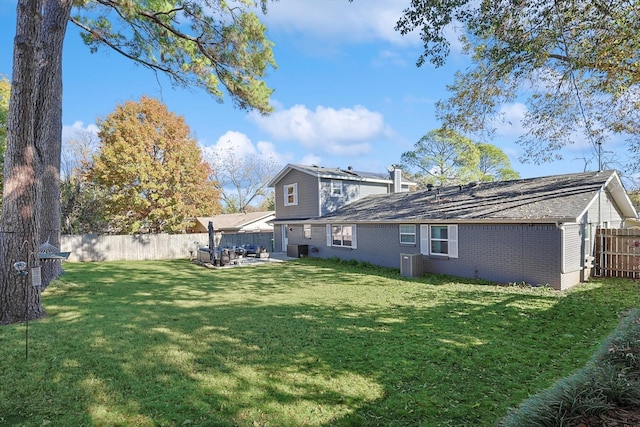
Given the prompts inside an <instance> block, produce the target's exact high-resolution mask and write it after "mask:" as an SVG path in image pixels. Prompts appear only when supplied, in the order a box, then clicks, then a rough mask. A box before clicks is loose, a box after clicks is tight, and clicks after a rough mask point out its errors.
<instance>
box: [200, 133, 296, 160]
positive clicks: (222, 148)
mask: <svg viewBox="0 0 640 427" xmlns="http://www.w3.org/2000/svg"><path fill="white" fill-rule="evenodd" d="M202 152H203V156H204V158H205V159H206V160H208V161H213V160H214V159H215V158H216V157H220V158H224V157H225V156H224V154H227V153H230V152H233V154H234V156H235V157H236V158H239V159H241V158H243V157H247V156H258V157H260V158H262V159H265V160H266V159H274V160H275V161H276V162H277V163H282V164H285V163H287V162H288V161H289V160H290V159H289V157H290V156H289V155H287V154H282V153H278V152H277V151H276V147H275V146H274V145H273V144H272V143H271V142H268V141H258V142H256V143H255V144H254V143H253V142H252V141H251V139H249V137H248V136H247V135H245V134H244V133H242V132H237V131H227V132H225V133H224V134H223V135H222V136H220V138H218V140H217V141H216V143H215V144H213V145H209V146H206V147H202ZM219 153H220V154H222V156H217V154H219Z"/></svg>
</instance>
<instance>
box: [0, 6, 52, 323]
mask: <svg viewBox="0 0 640 427" xmlns="http://www.w3.org/2000/svg"><path fill="white" fill-rule="evenodd" d="M42 5H43V0H19V1H18V7H17V15H18V17H17V25H16V37H15V40H14V52H13V80H12V82H11V98H10V100H9V117H8V119H7V151H6V153H5V163H4V182H5V185H4V192H3V202H2V219H1V220H0V257H1V259H0V263H1V265H2V271H0V324H2V323H13V322H18V321H21V320H26V319H27V318H29V319H32V318H38V317H41V316H42V315H43V313H44V310H43V308H42V305H41V304H40V290H39V289H38V288H35V287H32V286H31V284H30V283H29V280H27V279H25V278H26V277H28V276H21V275H18V274H17V272H16V270H15V269H14V268H13V266H14V264H15V263H16V262H18V261H24V262H26V263H27V271H29V270H30V269H31V268H33V267H36V266H38V265H39V260H38V257H37V254H38V248H37V242H38V240H39V239H38V230H37V221H38V219H37V209H36V206H37V202H36V194H37V169H38V165H37V163H38V161H39V160H38V155H37V153H36V145H35V135H34V124H35V117H36V102H35V100H36V96H37V90H36V80H37V78H36V77H37V66H38V57H39V55H38V50H39V47H40V45H39V40H40V30H41V23H42V15H41V10H42Z"/></svg>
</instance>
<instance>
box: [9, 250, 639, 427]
mask: <svg viewBox="0 0 640 427" xmlns="http://www.w3.org/2000/svg"><path fill="white" fill-rule="evenodd" d="M67 269H68V274H67V275H66V276H65V277H64V279H63V280H62V281H61V282H60V283H59V284H57V285H52V287H51V289H50V290H47V292H46V293H45V295H44V296H43V300H44V303H45V308H46V309H47V310H48V311H49V317H48V318H46V319H44V320H43V321H41V322H38V323H37V324H35V325H34V327H33V328H32V329H33V332H32V338H31V342H32V344H31V345H32V350H31V353H32V356H31V359H30V360H29V362H28V363H24V361H20V359H19V356H20V355H18V351H17V350H18V349H19V348H20V347H19V346H18V345H19V334H16V335H15V336H14V337H13V339H12V340H6V341H5V343H4V344H9V345H5V346H4V347H8V348H12V346H13V350H14V353H11V352H9V353H5V356H6V357H8V358H9V359H10V361H9V366H13V367H18V370H17V371H20V369H24V370H25V372H23V374H24V375H23V377H24V378H23V377H20V372H13V374H14V375H11V374H10V373H9V370H8V369H5V370H2V368H0V372H1V373H2V374H3V378H4V377H5V376H6V377H9V378H7V379H9V380H10V381H15V382H17V384H16V386H15V388H16V390H17V396H15V397H14V399H15V400H11V403H4V404H3V403H0V413H2V412H4V413H8V412H6V411H8V410H10V409H13V410H16V411H17V413H18V415H17V416H21V417H25V419H28V420H33V424H30V422H25V423H24V424H25V425H41V424H42V423H43V422H47V421H48V422H51V421H52V420H53V419H55V420H56V421H55V422H54V425H58V424H59V425H70V424H69V423H73V424H76V425H81V424H84V425H133V424H137V425H162V426H165V425H167V426H168V425H203V426H204V425H206V426H211V425H229V426H231V425H240V426H259V425H278V426H299V425H327V426H330V425H336V426H353V425H363V426H375V425H380V426H413V425H429V426H439V425H442V426H445V425H456V426H466V425H467V426H472V425H473V426H476V425H492V424H493V423H495V422H496V421H497V420H498V419H500V418H501V417H502V416H504V415H505V414H506V413H507V411H508V409H509V408H510V407H513V406H516V405H517V404H519V403H520V402H521V401H522V400H523V399H524V398H526V397H527V396H528V395H530V394H533V393H534V392H536V391H538V390H540V389H542V388H545V387H547V386H549V385H550V384H551V383H553V382H554V381H555V380H556V379H558V378H560V377H563V376H566V375H568V374H569V373H571V372H572V371H573V370H575V369H576V368H578V367H580V366H582V365H583V364H584V362H585V361H586V360H587V359H588V358H589V356H590V355H591V353H592V352H593V350H595V348H597V346H598V343H599V341H600V339H601V338H602V337H604V336H606V335H607V334H608V333H609V331H610V330H611V329H612V328H613V327H615V325H616V323H617V321H618V316H619V315H621V314H622V313H621V312H622V310H624V309H626V308H629V307H630V306H629V301H633V300H634V298H637V297H636V296H635V295H637V291H638V285H637V283H632V282H626V281H617V282H614V281H608V282H602V283H594V284H590V285H585V286H583V287H581V288H580V289H578V290H576V291H573V292H570V293H558V292H554V291H549V290H543V289H538V290H531V289H518V288H498V287H495V286H479V285H465V284H457V283H455V282H453V279H452V278H443V277H439V278H437V282H434V281H433V280H431V279H432V278H428V277H427V278H423V279H420V280H415V279H405V278H402V277H400V276H399V275H398V274H395V275H394V274H391V273H390V272H388V271H384V272H376V273H374V274H369V273H368V272H367V269H366V268H358V269H351V270H349V269H348V268H342V267H341V268H337V269H335V268H331V267H330V266H327V265H325V264H314V263H313V262H311V263H308V262H292V263H286V264H274V265H265V266H258V267H252V268H247V269H229V270H206V269H202V268H199V267H196V266H194V265H191V264H188V263H186V262H164V263H162V262H161V263H104V264H82V265H70V266H68V268H67ZM444 282H447V283H449V286H442V284H443V283H444ZM47 293H49V295H47ZM5 351H7V349H6V348H5V349H4V350H0V352H2V353H4V352H5ZM2 353H0V354H2ZM39 376H40V380H39V381H38V380H37V378H38V377H39ZM29 378H31V381H29ZM34 378H36V380H35V381H34V380H33V379H34ZM43 402H44V404H43ZM9 404H12V405H14V407H13V408H9V407H7V406H3V405H9ZM70 414H75V415H70ZM74 417H75V418H74ZM60 423H61V424H60ZM65 423H66V424H65Z"/></svg>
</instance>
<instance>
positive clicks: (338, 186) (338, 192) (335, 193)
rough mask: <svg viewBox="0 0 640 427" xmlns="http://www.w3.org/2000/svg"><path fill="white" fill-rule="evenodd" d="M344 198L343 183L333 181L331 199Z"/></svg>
mask: <svg viewBox="0 0 640 427" xmlns="http://www.w3.org/2000/svg"><path fill="white" fill-rule="evenodd" d="M339 196H342V181H339V180H332V181H331V197H339Z"/></svg>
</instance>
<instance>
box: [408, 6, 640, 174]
mask: <svg viewBox="0 0 640 427" xmlns="http://www.w3.org/2000/svg"><path fill="white" fill-rule="evenodd" d="M454 26H455V28H457V29H459V36H460V40H461V41H462V44H463V46H464V49H465V51H466V52H467V53H470V54H471V58H472V60H473V62H474V66H472V67H470V68H469V69H467V70H466V71H464V72H459V73H457V74H456V77H455V81H454V83H453V84H452V85H450V86H449V90H450V91H451V93H452V96H451V97H450V98H449V99H448V100H445V101H443V102H440V103H439V105H438V107H439V116H440V118H441V119H442V121H443V124H444V125H445V126H447V127H453V128H455V129H458V130H460V131H462V132H464V133H465V134H468V133H475V132H478V133H484V134H485V135H490V134H491V133H492V131H494V130H495V127H496V124H497V123H499V122H500V120H502V119H503V116H502V113H501V108H502V107H503V106H504V105H505V104H507V103H511V102H523V103H525V104H526V106H527V113H526V115H525V117H524V120H523V123H522V124H523V126H524V129H525V133H524V135H523V136H522V137H521V138H520V139H519V140H518V142H519V144H521V145H522V146H523V148H524V154H523V159H526V160H532V161H534V162H536V163H540V162H545V161H551V160H554V159H559V158H562V149H563V148H564V147H566V146H567V145H568V144H572V143H574V142H576V141H577V140H581V139H586V140H587V141H589V142H590V143H591V144H592V146H593V148H594V155H597V154H598V153H601V152H602V150H601V148H602V147H603V144H604V143H606V142H607V141H608V140H609V139H611V138H612V137H614V136H616V135H617V136H619V137H620V138H625V139H626V140H627V142H628V143H629V153H630V154H631V156H633V157H634V158H635V159H634V161H632V162H630V163H628V164H627V167H628V168H629V170H638V169H640V161H638V159H639V158H640V126H638V123H640V96H638V93H639V92H640V65H639V64H640V7H639V5H638V1H637V0H621V1H613V2H612V1H605V0H578V1H565V2H559V1H548V0H534V1H525V2H523V1H493V0H482V1H471V0H444V1H414V2H411V5H410V6H409V7H408V8H407V9H406V10H405V11H404V14H403V16H402V17H401V18H400V20H399V21H398V23H397V26H396V29H397V30H399V31H400V32H401V33H403V34H406V33H408V32H410V31H413V30H419V31H420V34H421V37H422V40H423V41H424V53H423V54H422V55H421V56H420V57H419V59H418V65H422V64H423V63H424V62H425V61H426V60H427V59H429V60H431V62H433V63H434V64H436V65H442V64H443V63H444V61H445V59H446V57H447V55H448V54H449V40H448V39H447V37H445V35H446V34H447V30H448V29H450V28H453V27H454ZM449 34H451V33H450V32H449ZM604 151H605V152H606V147H605V150H604Z"/></svg>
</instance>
